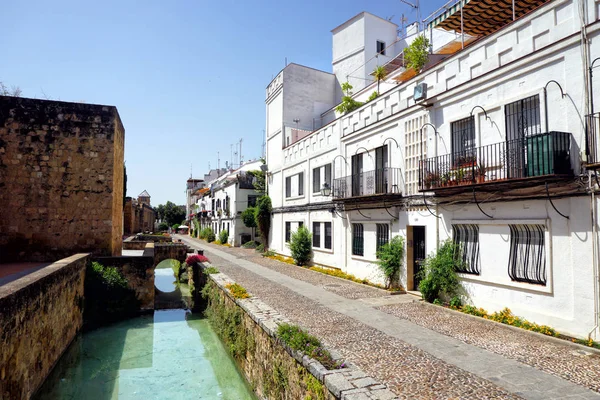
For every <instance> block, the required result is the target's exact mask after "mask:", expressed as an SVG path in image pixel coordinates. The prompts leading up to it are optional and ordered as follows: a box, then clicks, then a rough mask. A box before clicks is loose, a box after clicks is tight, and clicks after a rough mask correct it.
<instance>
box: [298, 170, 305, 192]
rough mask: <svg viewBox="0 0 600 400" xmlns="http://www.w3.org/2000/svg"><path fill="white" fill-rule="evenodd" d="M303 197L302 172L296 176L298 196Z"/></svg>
mask: <svg viewBox="0 0 600 400" xmlns="http://www.w3.org/2000/svg"><path fill="white" fill-rule="evenodd" d="M303 195H304V172H300V173H299V174H298V196H303Z"/></svg>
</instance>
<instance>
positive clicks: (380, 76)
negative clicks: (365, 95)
mask: <svg viewBox="0 0 600 400" xmlns="http://www.w3.org/2000/svg"><path fill="white" fill-rule="evenodd" d="M373 76H374V77H375V80H377V94H379V82H381V81H384V80H385V78H387V71H386V70H385V67H384V66H383V65H378V66H376V67H375V69H374V70H373Z"/></svg>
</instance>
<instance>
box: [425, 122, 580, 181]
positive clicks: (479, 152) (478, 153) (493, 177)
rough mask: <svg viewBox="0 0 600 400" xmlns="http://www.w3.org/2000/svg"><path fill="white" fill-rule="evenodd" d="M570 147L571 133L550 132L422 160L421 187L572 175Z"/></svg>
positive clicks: (545, 179) (544, 178) (545, 178)
mask: <svg viewBox="0 0 600 400" xmlns="http://www.w3.org/2000/svg"><path fill="white" fill-rule="evenodd" d="M570 148H571V134H570V133H566V132H548V133H540V134H536V135H531V136H527V137H525V138H523V139H516V140H509V141H505V142H501V143H495V144H491V145H486V146H481V147H476V148H474V149H470V150H467V151H463V152H455V153H452V154H446V155H443V156H438V157H433V158H428V159H426V160H423V161H421V163H420V168H419V191H421V192H427V191H435V192H438V191H439V192H443V191H450V192H456V191H460V192H464V187H465V186H474V185H482V186H486V185H488V184H494V183H495V184H501V183H504V182H506V183H510V184H511V186H512V185H514V184H515V182H517V181H520V182H523V183H527V182H529V183H531V182H530V181H532V180H533V181H535V180H536V178H538V179H537V180H540V178H543V179H541V180H544V181H547V180H549V179H551V178H565V177H571V176H572V175H573V170H572V169H571V160H570ZM541 180H540V181H541ZM452 189H454V190H452Z"/></svg>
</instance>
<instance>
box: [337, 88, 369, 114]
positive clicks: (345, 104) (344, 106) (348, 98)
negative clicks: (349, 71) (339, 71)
mask: <svg viewBox="0 0 600 400" xmlns="http://www.w3.org/2000/svg"><path fill="white" fill-rule="evenodd" d="M342 92H343V93H344V95H343V96H342V102H341V103H340V104H339V105H338V106H337V107H336V108H335V110H336V111H337V112H339V113H340V114H348V113H349V112H352V111H354V110H356V109H357V108H359V107H360V106H362V105H363V103H361V102H360V101H357V100H354V99H353V98H352V85H351V84H350V83H349V82H344V83H342Z"/></svg>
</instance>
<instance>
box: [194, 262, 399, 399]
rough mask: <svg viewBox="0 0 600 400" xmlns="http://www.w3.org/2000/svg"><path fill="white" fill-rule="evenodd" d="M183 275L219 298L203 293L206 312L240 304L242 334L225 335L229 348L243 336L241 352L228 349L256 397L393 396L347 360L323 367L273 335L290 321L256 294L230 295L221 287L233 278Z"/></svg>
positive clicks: (228, 310) (232, 310) (233, 309)
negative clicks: (337, 366) (342, 365)
mask: <svg viewBox="0 0 600 400" xmlns="http://www.w3.org/2000/svg"><path fill="white" fill-rule="evenodd" d="M207 266H210V264H209V263H204V264H203V265H202V266H201V268H205V267H207ZM189 275H190V277H193V279H194V283H195V284H196V285H197V287H196V288H195V291H196V292H197V291H198V290H199V289H202V286H204V287H205V288H207V289H208V290H205V292H207V293H211V291H212V290H217V293H218V299H219V300H218V301H213V300H210V298H209V300H208V304H206V302H205V305H206V307H208V308H207V313H208V314H209V315H210V313H225V314H228V313H236V312H237V311H239V310H243V313H242V316H241V322H240V325H241V326H242V327H243V329H242V330H241V331H236V332H237V336H240V335H243V336H244V337H243V338H240V337H235V338H233V339H232V338H229V339H228V340H232V341H233V342H235V344H233V345H230V346H229V348H230V349H231V348H234V349H236V348H239V346H238V341H239V340H240V339H242V340H243V341H245V342H243V343H242V344H245V345H244V346H243V348H244V350H245V351H243V352H242V354H241V355H240V354H237V356H236V354H234V358H236V361H237V363H238V365H239V366H240V368H241V370H242V371H243V373H244V375H245V377H246V379H247V381H248V382H249V383H250V385H251V387H252V388H254V391H255V393H256V394H257V395H258V396H259V398H264V399H274V400H275V399H277V400H279V399H290V400H297V399H305V400H308V399H312V400H317V399H319V400H320V399H323V400H325V399H327V400H331V399H345V400H361V399H364V400H368V399H379V400H391V399H396V396H395V395H394V394H393V393H392V392H390V391H389V390H388V389H387V388H386V387H385V386H384V385H382V384H379V383H378V382H376V381H375V380H373V379H372V378H371V377H368V376H367V375H366V374H365V373H364V372H362V371H361V370H360V369H358V368H357V367H355V366H353V365H351V364H349V363H346V365H347V368H343V369H337V370H327V369H326V368H325V367H323V365H321V363H320V362H318V361H316V360H314V359H311V358H309V357H308V356H306V355H303V354H302V353H300V352H297V351H295V350H293V349H291V348H289V347H287V346H286V345H285V344H284V343H283V342H281V341H280V340H279V339H278V338H277V335H276V331H277V326H278V325H279V324H281V323H289V322H290V321H288V320H287V319H286V318H285V317H283V316H282V315H280V314H279V313H278V312H277V311H275V310H274V309H272V308H271V307H269V306H268V305H266V304H265V303H263V302H262V301H261V300H260V299H258V298H256V297H250V298H248V299H235V298H234V297H233V296H232V295H231V294H230V292H229V290H227V289H226V287H225V286H226V285H227V284H230V283H234V282H233V281H232V280H231V279H230V278H229V277H228V276H227V275H225V274H222V273H218V274H212V275H206V274H203V273H196V272H195V271H194V272H193V273H191V274H189ZM209 296H210V295H209ZM197 303H198V302H197ZM216 330H217V333H219V330H218V329H216ZM221 339H223V338H221ZM234 352H235V350H234ZM333 354H335V353H334V352H332V355H333ZM337 358H338V359H339V357H337Z"/></svg>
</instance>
